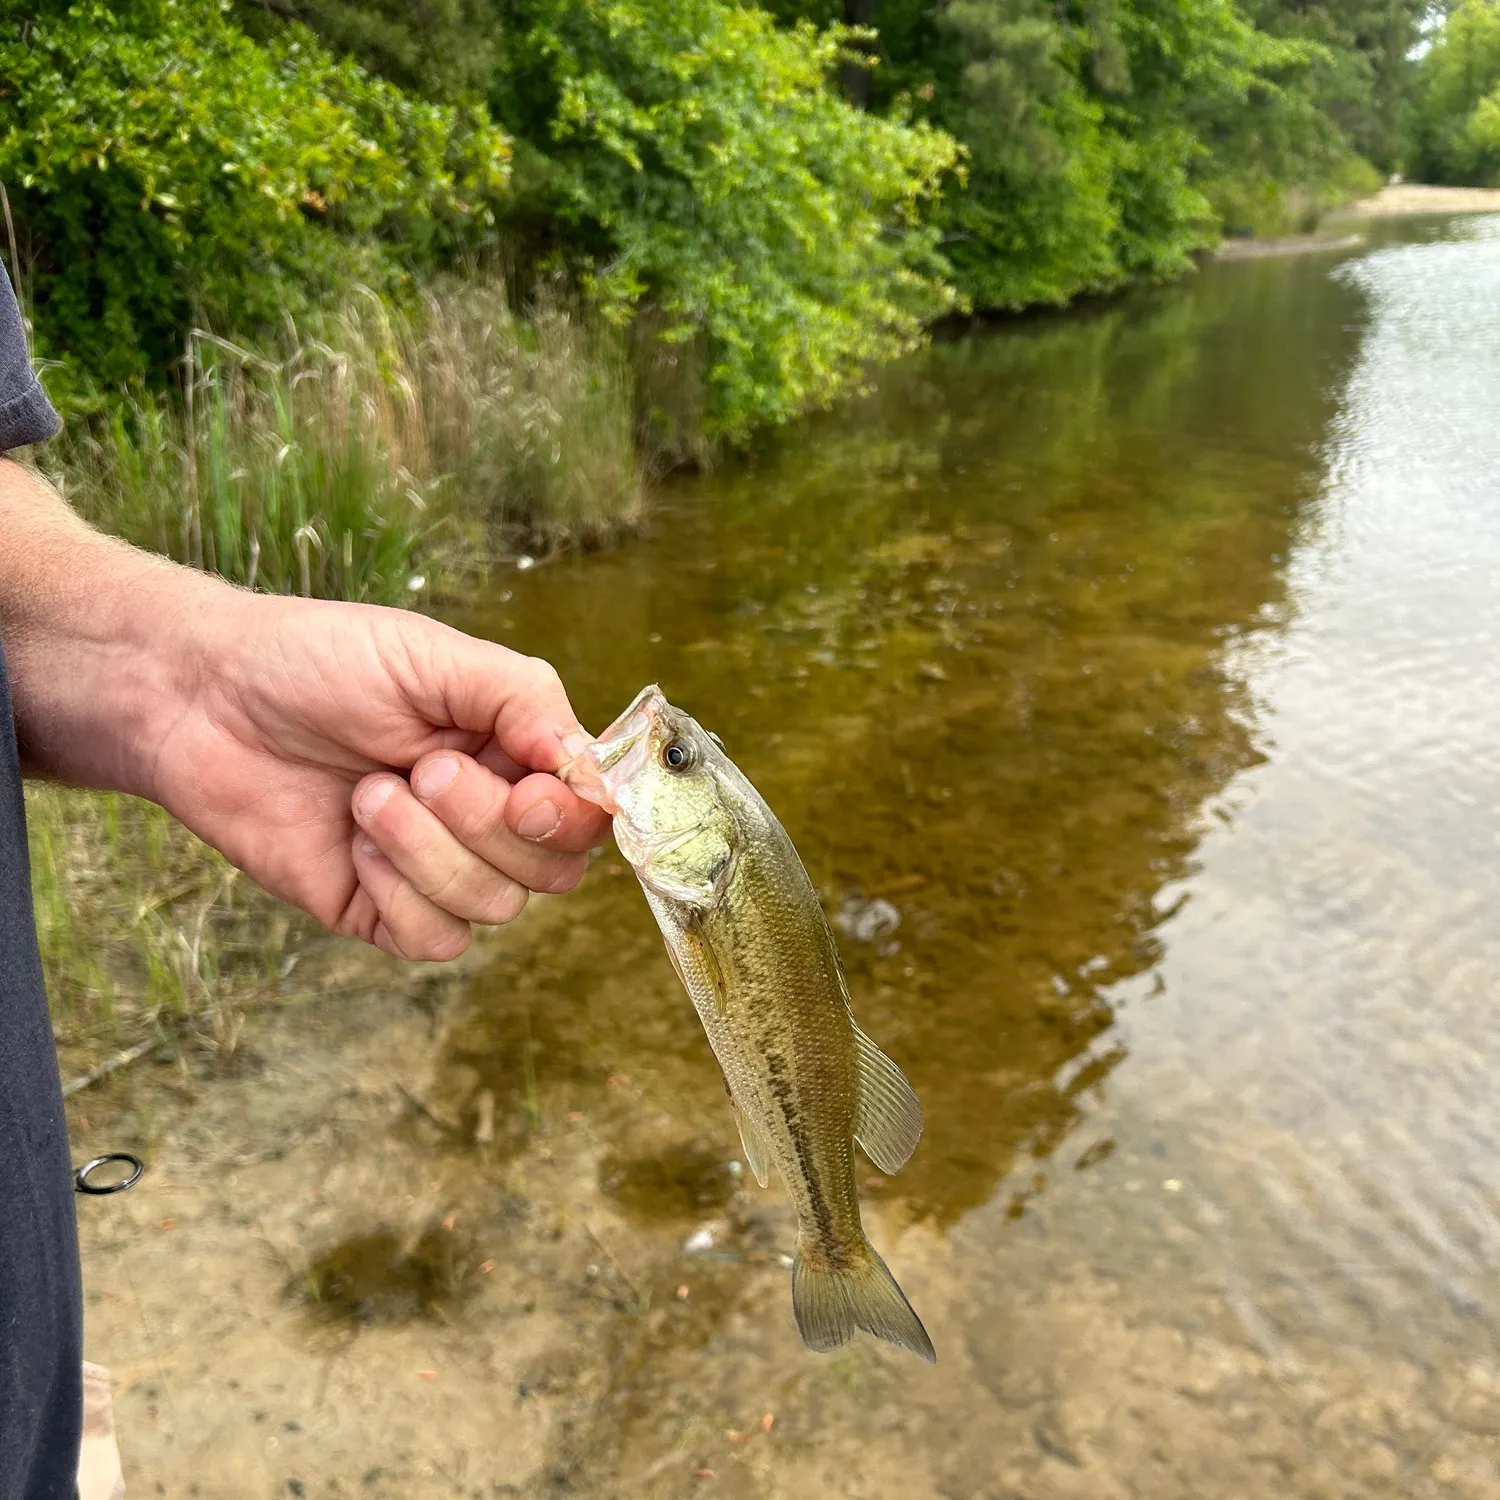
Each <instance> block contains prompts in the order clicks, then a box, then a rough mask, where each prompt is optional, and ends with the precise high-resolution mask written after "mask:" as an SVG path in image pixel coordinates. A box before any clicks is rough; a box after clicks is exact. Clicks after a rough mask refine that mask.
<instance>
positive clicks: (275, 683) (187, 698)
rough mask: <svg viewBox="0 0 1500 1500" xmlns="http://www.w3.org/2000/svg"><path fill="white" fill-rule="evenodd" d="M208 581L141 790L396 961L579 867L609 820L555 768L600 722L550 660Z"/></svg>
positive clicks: (503, 918)
mask: <svg viewBox="0 0 1500 1500" xmlns="http://www.w3.org/2000/svg"><path fill="white" fill-rule="evenodd" d="M214 598H215V604H216V609H215V617H214V618H213V619H212V620H211V621H210V622H209V625H208V628H207V630H206V632H205V631H202V627H201V625H200V627H199V629H200V632H201V633H200V637H199V645H198V648H197V650H196V651H195V653H194V655H195V656H196V658H197V660H196V665H195V668H194V670H193V671H192V672H191V673H189V674H187V675H186V678H185V683H186V685H187V688H188V690H187V691H184V692H180V693H179V694H178V695H177V696H178V697H179V698H180V700H181V701H180V702H179V703H178V704H177V705H176V707H175V710H174V711H173V713H172V719H171V722H170V723H169V724H164V725H163V731H162V733H161V735H160V736H159V742H158V744H157V746H156V750H155V755H154V760H153V763H152V764H151V766H150V769H149V778H150V783H151V784H150V786H149V787H148V788H146V791H147V794H148V795H150V796H151V797H153V799H154V800H156V801H159V802H161V803H162V804H163V806H165V807H166V808H167V809H168V810H169V811H170V812H172V813H173V814H174V815H175V816H176V817H178V818H179V819H180V820H181V821H182V822H183V823H185V824H186V825H187V826H188V827H189V828H191V829H192V830H193V831H194V832H195V833H197V834H198V835H199V836H200V837H201V838H203V839H204V840H206V841H207V842H208V843H210V844H212V845H213V846H214V847H215V848H217V849H219V850H221V851H222V852H223V853H224V854H225V855H226V856H227V857H228V858H229V859H230V860H231V861H232V862H233V863H234V864H236V865H238V866H239V867H240V868H241V869H243V870H245V871H246V872H247V873H248V874H250V875H251V876H252V877H253V878H254V879H255V880H256V881H258V882H259V883H260V884H261V885H263V886H265V887H266V889H267V890H269V891H272V892H274V893H275V894H276V895H279V896H282V897H284V898H285V899H287V900H289V901H292V902H294V903H296V904H297V905H298V906H300V907H302V908H303V909H304V910H306V911H308V912H310V913H312V915H313V916H315V917H317V918H318V920H319V921H321V922H323V923H324V924H325V925H327V926H328V927H331V928H332V929H334V930H335V931H336V932H341V933H346V934H353V935H357V936H359V937H361V938H363V939H365V941H367V942H371V943H374V944H375V945H376V946H377V947H379V948H382V949H383V950H384V951H386V952H387V953H391V954H394V955H396V956H398V957H402V958H411V959H430V960H445V959H451V958H455V957H457V956H458V955H459V954H460V953H462V952H463V950H464V949H465V948H466V947H467V946H468V944H469V940H470V924H471V923H474V922H479V923H499V922H508V921H510V920H511V919H512V918H514V917H515V916H516V915H517V914H518V913H519V912H520V911H521V908H522V907H523V906H524V905H525V904H526V900H527V895H528V893H529V892H531V891H547V892H558V891H566V890H569V889H571V888H572V887H573V886H574V885H576V884H577V882H578V881H579V879H580V878H581V877H582V875H583V871H584V868H585V866H586V864H587V854H586V852H585V851H587V850H588V849H590V848H591V847H593V846H594V845H596V844H599V843H600V842H602V840H603V838H604V834H605V831H606V828H607V820H606V819H605V817H604V815H603V814H602V813H601V812H600V811H599V810H598V809H597V808H594V807H591V806H590V805H589V804H587V803H585V802H582V801H580V800H579V799H578V798H577V797H576V796H574V794H573V793H572V792H571V791H569V790H568V788H567V787H565V786H564V785H563V784H562V782H561V781H559V780H558V779H557V778H556V777H555V776H554V775H552V774H551V773H552V772H554V771H555V770H556V769H557V768H558V766H559V765H560V764H561V763H562V762H563V760H564V759H565V758H566V757H567V755H568V754H570V753H571V752H572V751H574V750H576V749H577V748H578V745H580V744H581V743H585V742H586V741H587V738H588V736H587V735H586V734H585V733H584V731H583V730H582V729H581V728H580V727H579V725H578V721H577V719H576V717H575V715H574V713H573V710H572V708H571V706H570V705H569V703H568V699H567V695H566V693H565V692H564V690H563V687H562V684H561V682H560V681H559V680H558V677H557V674H556V673H555V672H554V671H553V670H552V668H551V667H550V666H548V665H547V664H546V663H545V662H542V661H539V660H537V659H536V658H533V657H526V656H522V655H519V654H518V653H516V652H513V651H509V650H507V649H506V648H505V647H503V646H498V645H494V644H492V643H490V642H487V641H480V640H475V639H473V638H472V637H469V636H466V635H463V634H461V633H460V632H458V631H456V630H451V629H449V628H448V627H446V626H443V625H439V624H437V623H436V622H435V621H432V620H429V619H426V618H424V617H422V616H420V615H415V614H410V613H407V612H405V611H402V610H393V609H377V608H374V607H371V606H366V605H351V604H336V603H329V602H325V601H318V600H301V599H284V598H273V597H269V596H265V595H251V594H245V593H242V592H239V591H233V590H229V589H222V590H220V589H215V590H214ZM403 773H406V774H403Z"/></svg>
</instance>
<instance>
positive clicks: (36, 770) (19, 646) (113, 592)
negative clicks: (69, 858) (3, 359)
mask: <svg viewBox="0 0 1500 1500" xmlns="http://www.w3.org/2000/svg"><path fill="white" fill-rule="evenodd" d="M226 597H227V598H233V597H234V591H233V590H231V589H229V588H228V587H227V586H226V585H224V584H222V583H220V582H218V581H217V580H214V579H211V578H207V577H205V576H203V575H201V574H197V573H194V572H193V571H192V570H190V569H187V568H180V567H178V566H176V565H175V564H173V563H169V562H166V561H164V560H163V559H161V558H157V557H153V556H151V555H150V554H148V553H145V552H141V551H139V550H138V549H136V548H134V547H130V546H127V545H126V544H125V543H123V542H120V541H117V540H115V539H114V538H112V537H107V536H104V535H102V534H101V533H99V532H97V531H95V530H93V529H92V528H91V527H89V526H87V525H86V524H85V523H84V522H83V521H81V520H80V519H79V518H78V517H77V516H76V515H75V514H74V513H73V511H72V510H71V509H70V508H69V507H68V506H67V505H66V504H65V503H64V502H63V501H62V500H61V499H60V498H59V497H58V496H57V494H56V493H55V492H54V491H53V490H52V489H51V488H50V487H49V486H48V485H47V484H46V483H45V482H43V481H42V480H40V479H39V478H37V477H36V476H35V475H33V474H32V473H30V472H29V471H28V470H26V469H24V468H22V467H21V466H20V465H19V464H17V463H14V462H12V461H11V460H9V459H3V458H0V641H3V642H4V646H5V654H6V659H7V663H8V667H9V672H10V678H11V692H12V696H13V698H14V701H15V712H16V731H17V738H18V741H19V745H20V751H21V760H22V764H23V765H24V766H25V768H26V769H27V771H28V772H30V773H32V774H39V775H46V776H52V777H56V778H58V779H60V780H64V781H69V782H73V783H76V784H78V785H83V786H97V787H107V788H111V789H115V790H120V791H129V792H134V793H137V794H138V795H142V796H153V795H154V794H155V787H154V774H153V773H154V765H155V761H156V759H157V754H158V751H159V748H160V746H161V744H162V743H163V740H164V737H165V736H166V735H167V734H169V733H170V731H171V719H172V716H173V713H174V712H179V711H180V706H181V705H182V704H184V703H186V702H188V701H191V697H192V694H193V691H194V680H195V678H197V677H198V675H199V666H198V660H197V657H198V652H197V649H196V646H195V636H200V637H201V634H202V632H201V631H199V632H195V631H194V629H193V628H192V627H193V622H194V620H195V619H197V620H198V621H199V622H200V623H201V622H202V621H203V620H204V619H205V613H204V612H211V611H213V610H214V608H215V605H216V604H222V602H223V601H224V600H225V598H226Z"/></svg>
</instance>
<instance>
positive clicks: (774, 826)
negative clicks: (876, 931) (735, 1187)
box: [561, 686, 935, 1360]
mask: <svg viewBox="0 0 1500 1500" xmlns="http://www.w3.org/2000/svg"><path fill="white" fill-rule="evenodd" d="M561 774H562V776H563V778H564V779H565V780H566V781H567V782H568V783H569V784H570V785H571V786H572V787H573V788H574V790H575V791H577V792H578V793H579V795H580V796H584V797H588V798H590V799H591V800H592V801H595V802H597V803H599V805H600V806H602V807H605V808H606V809H607V810H608V811H610V812H611V813H612V814H613V815H614V827H615V839H616V842H617V843H618V845H619V847H620V849H621V852H622V853H623V854H624V855H625V857H626V858H627V859H628V860H629V861H630V863H631V865H632V867H633V868H634V870H635V873H636V875H637V877H638V878H639V880H640V882H641V887H642V889H643V890H644V892H645V894H646V899H647V901H648V903H649V904H650V907H651V911H652V913H653V915H654V916H655V917H656V921H657V925H658V926H659V927H660V928H661V931H662V936H663V938H664V940H665V942H666V945H667V951H668V953H669V954H670V956H671V958H672V963H673V966H674V968H675V969H676V970H677V974H678V977H679V978H680V979H681V981H682V983H683V986H684V988H685V989H686V990H687V992H688V995H689V997H690V998H691V1000H692V1002H693V1006H694V1008H695V1009H696V1010H697V1012H698V1016H699V1019H700V1020H701V1022H702V1024H703V1029H704V1031H705V1033H706V1034H707V1036H708V1041H709V1045H710V1046H711V1047H712V1049H713V1052H714V1055H715V1057H716V1058H717V1059H718V1061H719V1066H720V1068H721V1069H722V1071H723V1074H724V1080H725V1084H726V1087H727V1089H728V1092H729V1095H730V1098H731V1101H732V1103H733V1106H734V1110H735V1114H736V1119H737V1122H738V1124H739V1127H740V1135H741V1139H742V1141H743V1143H744V1147H745V1155H746V1159H747V1160H748V1162H749V1164H750V1168H751V1170H752V1172H754V1174H755V1176H756V1178H757V1180H758V1181H759V1182H760V1183H761V1184H762V1186H764V1185H765V1183H766V1181H767V1177H768V1167H770V1166H774V1167H775V1169H776V1171H777V1173H778V1175H779V1176H780V1177H781V1179H782V1181H783V1183H784V1184H785V1185H786V1187H787V1190H788V1192H789V1193H790V1195H791V1198H792V1203H793V1206H794V1208H795V1210H796V1215H797V1247H796V1255H795V1257H794V1259H793V1268H792V1305H793V1311H794V1313H795V1314H796V1318H797V1326H798V1329H799V1331H800V1332H801V1334H802V1337H803V1340H804V1341H805V1342H806V1343H807V1344H808V1345H809V1346H810V1347H812V1348H814V1349H818V1350H826V1349H833V1348H837V1347H838V1346H839V1345H841V1344H843V1343H845V1342H846V1341H847V1340H848V1339H849V1338H850V1337H851V1336H852V1334H853V1332H854V1329H855V1328H856V1327H859V1328H864V1329H866V1330H868V1331H869V1332H871V1333H874V1334H875V1335H877V1336H878V1337H880V1338H883V1339H886V1340H887V1341H889V1342H890V1343H893V1344H896V1345H899V1346H900V1347H902V1348H906V1349H909V1350H911V1351H912V1352H913V1353H915V1354H918V1355H920V1356H921V1357H922V1358H923V1359H927V1360H932V1359H934V1358H935V1355H934V1353H933V1349H932V1343H931V1341H930V1340H929V1338H928V1337H927V1333H926V1330H925V1329H924V1328H923V1327H922V1324H921V1320H920V1319H919V1318H918V1317H917V1315H916V1313H915V1312H914V1311H913V1310H912V1307H911V1304H910V1303H909V1302H907V1300H906V1297H905V1296H904V1294H903V1293H902V1291H901V1289H900V1287H899V1286H898V1285H897V1283H896V1281H895V1278H894V1277H892V1275H891V1274H890V1272H889V1270H888V1269H887V1268H886V1265H885V1262H884V1261H883V1260H881V1258H880V1256H879V1254H878V1253H877V1252H876V1251H875V1249H874V1247H873V1246H872V1245H871V1244H870V1242H869V1240H868V1238H867V1237H866V1235H865V1232H864V1228H863V1225H862V1224H861V1221H860V1213H859V1198H858V1193H857V1191H856V1188H855V1176H854V1146H855V1143H856V1142H858V1144H860V1145H861V1146H862V1147H863V1148H864V1150H865V1152H866V1154H867V1155H868V1156H869V1157H870V1158H871V1160H872V1161H874V1162H875V1164H876V1166H878V1167H879V1168H880V1169H881V1170H882V1171H886V1172H894V1171H896V1170H898V1169H899V1168H900V1167H901V1166H902V1165H903V1164H904V1163H905V1162H906V1160H907V1158H908V1157H909V1156H910V1155H911V1152H912V1151H913V1149H915V1147H916V1144H917V1139H918V1137H919V1136H920V1134H921V1129H922V1111H921V1105H920V1104H919V1103H918V1102H917V1098H916V1095H915V1094H914V1093H913V1092H912V1089H911V1085H910V1084H909V1083H908V1082H907V1081H906V1079H905V1077H904V1076H903V1075H902V1073H901V1070H900V1069H899V1068H898V1067H897V1066H896V1065H895V1063H893V1062H892V1061H891V1060H890V1059H889V1058H888V1057H886V1056H885V1054H884V1053H882V1052H881V1051H880V1049H879V1048H878V1047H876V1046H875V1044H874V1043H873V1042H871V1041H870V1040H869V1038H868V1037H866V1036H865V1035H864V1034H863V1033H862V1032H861V1031H860V1029H859V1027H858V1026H857V1024H856V1023H855V1020H854V1015H853V1011H852V1009H851V1006H850V1002H849V993H848V987H847V985H846V983H845V979H844V973H843V968H842V965H841V964H840V962H839V957H838V947H837V944H836V943H835V941H834V937H833V932H832V930H831V929H830V927H829V925H828V920H827V918H826V917H825V916H824V914H823V908H822V905H821V903H820V902H819V900H818V896H817V892H816V891H815V890H814V889H813V885H812V882H811V880H809V879H808V876H807V871H806V869H805V868H804V867H803V865H802V861H801V860H800V859H799V858H798V857H797V851H796V849H795V848H794V846H793V844H792V841H791V839H790V838H789V837H788V836H787V833H786V830H785V829H784V828H783V827H782V826H781V824H780V823H779V822H778V821H777V819H776V816H775V814H774V813H772V811H771V809H770V808H769V807H768V806H767V805H766V803H765V801H764V800H763V799H762V798H761V796H760V794H759V793H758V792H757V791H756V790H755V788H754V787H753V786H752V785H751V783H750V782H749V780H748V779H747V778H746V777H745V776H744V774H743V773H742V772H741V771H740V770H739V768H738V767H737V766H736V765H735V764H734V762H733V761H732V760H730V759H729V757H728V755H726V754H725V753H724V750H723V748H722V746H721V745H720V744H719V743H718V741H717V740H716V739H714V737H713V736H711V735H708V734H707V733H706V732H705V731H704V730H703V729H702V727H701V726H700V725H699V724H698V723H697V722H696V721H695V720H694V719H692V718H691V717H690V716H689V715H687V714H685V713H683V712H682V711H681V710H680V709H676V708H674V707H673V706H672V705H671V704H670V703H668V702H667V700H666V699H665V697H663V696H662V694H661V691H660V689H659V688H657V687H655V686H651V687H648V688H645V689H643V690H642V692H641V693H640V694H639V695H637V697H636V699H635V701H634V702H633V703H632V704H631V705H630V707H629V708H628V709H626V711H625V712H624V713H623V714H622V715H621V716H620V717H619V718H618V719H617V720H616V721H615V723H614V724H612V725H611V726H610V727H609V729H607V730H606V731H605V732H604V733H603V734H602V735H601V736H600V737H599V738H598V740H596V741H595V742H594V744H593V746H592V747H590V749H589V750H588V751H585V752H584V753H583V754H582V755H580V756H578V757H577V758H576V759H574V760H573V761H572V762H571V763H570V764H569V765H568V766H565V767H564V768H563V770H562V772H561Z"/></svg>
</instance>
